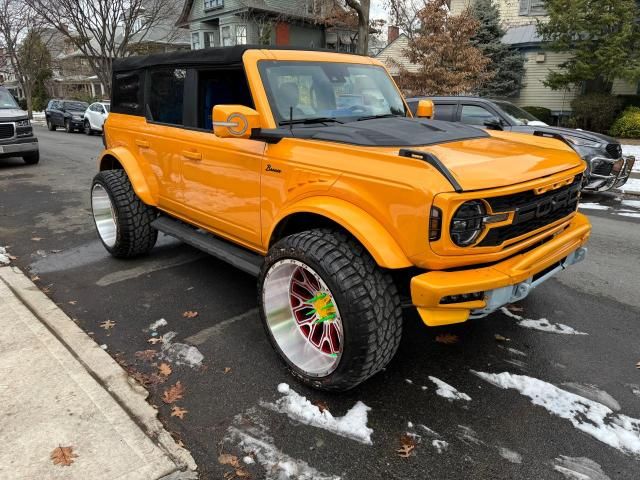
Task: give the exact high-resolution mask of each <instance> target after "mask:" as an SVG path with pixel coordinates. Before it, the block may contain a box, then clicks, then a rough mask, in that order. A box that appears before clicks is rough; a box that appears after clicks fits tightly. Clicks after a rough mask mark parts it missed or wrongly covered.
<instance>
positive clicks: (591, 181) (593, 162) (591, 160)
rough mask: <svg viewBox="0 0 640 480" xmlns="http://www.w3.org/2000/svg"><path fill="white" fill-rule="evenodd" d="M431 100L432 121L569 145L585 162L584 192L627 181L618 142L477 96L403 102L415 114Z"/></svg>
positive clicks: (627, 162)
mask: <svg viewBox="0 0 640 480" xmlns="http://www.w3.org/2000/svg"><path fill="white" fill-rule="evenodd" d="M420 100H431V101H432V102H433V107H434V115H433V118H434V119H436V120H445V121H449V122H462V123H466V124H467V125H474V126H478V127H484V128H491V129H496V130H508V131H511V132H520V133H529V134H532V135H540V136H544V137H555V138H558V139H559V140H562V141H564V142H566V143H567V144H569V145H570V146H571V147H572V148H573V149H574V150H575V151H576V152H577V153H578V155H580V157H582V159H583V160H584V161H585V162H586V163H587V171H586V172H585V185H584V189H585V190H594V191H599V192H602V191H605V190H611V189H612V188H617V187H621V186H622V185H624V184H625V183H626V181H627V180H628V179H629V175H631V170H632V168H633V164H634V162H635V158H634V157H623V156H622V147H621V145H620V143H619V142H618V141H617V140H616V139H614V138H611V137H608V136H606V135H602V134H599V133H594V132H588V131H585V130H574V129H571V128H561V127H551V126H549V125H547V124H546V123H544V122H542V121H540V120H539V119H537V118H536V117H534V116H533V115H531V114H530V113H529V112H527V111H526V110H523V109H522V108H520V107H517V106H515V105H514V104H512V103H509V102H505V101H503V100H490V99H487V98H479V97H416V98H409V99H407V103H408V104H409V108H411V110H412V111H413V113H414V114H415V111H416V109H417V108H418V101H420Z"/></svg>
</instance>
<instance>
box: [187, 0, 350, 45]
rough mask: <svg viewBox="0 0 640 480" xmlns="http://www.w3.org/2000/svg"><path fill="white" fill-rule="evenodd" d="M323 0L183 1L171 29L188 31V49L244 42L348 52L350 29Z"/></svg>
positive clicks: (331, 4) (330, 3)
mask: <svg viewBox="0 0 640 480" xmlns="http://www.w3.org/2000/svg"><path fill="white" fill-rule="evenodd" d="M334 5H335V2H332V1H328V0H185V3H184V8H183V9H182V13H181V15H180V18H179V19H178V21H177V23H176V25H178V26H181V27H185V28H187V27H188V28H189V30H190V33H191V48H192V49H194V50H195V49H199V48H208V47H218V46H232V45H244V44H256V45H288V46H296V47H305V48H330V49H333V50H336V51H340V52H353V51H354V49H355V33H356V32H355V31H354V29H353V28H350V27H349V26H347V25H346V24H343V23H341V22H340V20H339V19H338V18H339V16H336V15H334V13H335V12H334V11H333V10H332V9H333V8H335V6H334Z"/></svg>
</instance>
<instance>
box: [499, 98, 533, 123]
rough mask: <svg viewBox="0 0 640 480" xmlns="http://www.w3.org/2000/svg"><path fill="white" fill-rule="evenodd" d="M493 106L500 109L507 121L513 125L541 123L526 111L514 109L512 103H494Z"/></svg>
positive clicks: (518, 108)
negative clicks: (507, 118)
mask: <svg viewBox="0 0 640 480" xmlns="http://www.w3.org/2000/svg"><path fill="white" fill-rule="evenodd" d="M495 104H496V105H498V106H499V107H500V108H501V109H502V111H503V112H504V113H505V115H506V116H507V117H509V120H511V121H512V122H513V123H514V124H515V125H527V124H528V123H529V122H540V123H543V122H541V121H540V120H538V119H537V118H536V117H534V116H533V115H531V114H530V113H529V112H527V111H526V110H523V109H521V108H520V107H516V106H515V105H514V104H513V103H509V102H495Z"/></svg>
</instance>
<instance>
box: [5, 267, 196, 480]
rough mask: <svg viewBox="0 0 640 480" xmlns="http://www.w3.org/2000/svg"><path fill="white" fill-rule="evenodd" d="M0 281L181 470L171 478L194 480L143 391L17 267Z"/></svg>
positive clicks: (188, 459)
mask: <svg viewBox="0 0 640 480" xmlns="http://www.w3.org/2000/svg"><path fill="white" fill-rule="evenodd" d="M0 280H2V281H3V282H4V283H5V284H6V285H7V286H8V287H9V289H10V290H11V291H12V292H13V294H14V295H15V296H16V297H18V299H19V300H20V301H21V302H22V303H23V304H24V305H25V306H26V307H27V308H28V309H29V310H30V311H31V312H32V313H33V314H34V315H35V316H36V317H37V318H38V319H39V320H40V321H41V322H42V324H43V325H45V326H46V327H47V328H48V329H49V330H50V331H51V332H52V333H53V334H54V335H55V336H56V338H58V340H59V341H60V342H62V343H63V344H64V345H65V347H66V348H67V349H68V350H69V351H70V352H71V353H72V355H73V356H74V357H75V358H76V359H77V360H78V361H79V362H80V363H81V364H82V365H83V366H84V368H85V369H86V370H87V372H89V374H90V375H91V376H93V377H94V378H95V379H96V381H97V382H98V383H100V384H101V385H102V386H103V387H104V388H105V389H106V390H107V391H108V392H109V393H110V395H111V396H112V397H113V398H114V399H115V400H116V402H118V404H119V405H120V406H121V407H122V408H123V409H124V410H125V411H126V412H127V413H128V415H129V416H130V417H131V419H132V420H133V421H134V422H135V423H136V424H137V425H138V426H139V427H140V428H141V429H142V430H143V431H144V432H145V433H146V435H147V436H149V438H151V439H152V440H153V442H154V443H156V445H158V446H159V447H160V448H161V449H162V451H164V452H165V454H166V455H167V456H168V457H169V458H170V459H171V460H172V461H173V462H174V463H175V464H176V465H177V466H178V468H179V469H180V470H190V471H191V472H185V473H184V474H183V475H180V474H179V473H178V472H176V474H178V476H172V477H171V478H176V479H178V478H197V477H196V474H195V470H196V468H197V466H196V463H195V461H194V459H193V457H192V456H191V454H190V453H189V451H187V450H186V449H185V448H182V447H180V446H179V445H178V444H176V442H175V441H174V440H173V438H172V437H171V435H170V434H169V432H168V431H166V430H165V429H164V427H163V425H162V423H160V421H159V420H158V418H157V411H156V410H155V409H154V408H153V407H152V406H151V405H149V404H148V403H147V402H146V398H147V397H148V395H149V392H147V390H146V389H144V388H143V387H142V386H140V385H139V384H137V383H136V382H135V381H134V380H132V379H130V378H129V376H128V375H127V373H126V372H125V371H124V370H123V369H122V367H120V365H118V363H117V362H116V361H115V360H113V359H112V358H111V356H109V354H108V353H107V352H105V351H104V350H102V349H101V348H100V346H98V344H96V343H95V342H94V341H93V340H92V339H91V338H90V337H89V336H88V335H87V334H86V333H85V332H84V331H83V330H82V329H81V328H80V327H78V326H77V325H76V324H75V323H74V321H73V320H71V318H69V317H68V316H67V315H66V314H65V313H64V312H63V311H62V310H61V309H60V308H58V306H57V305H56V304H55V303H53V302H52V301H51V300H50V299H49V298H48V297H47V296H46V295H45V294H44V293H42V292H41V291H40V290H39V289H38V287H37V286H36V285H35V284H34V283H33V282H31V280H29V279H28V278H27V277H26V276H25V275H24V274H23V273H22V272H21V271H20V269H18V268H17V267H11V266H7V267H1V268H0Z"/></svg>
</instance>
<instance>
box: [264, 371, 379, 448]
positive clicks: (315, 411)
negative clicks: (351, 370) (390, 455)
mask: <svg viewBox="0 0 640 480" xmlns="http://www.w3.org/2000/svg"><path fill="white" fill-rule="evenodd" d="M278 392H280V393H282V394H284V397H281V398H280V399H278V400H277V401H276V403H275V404H273V403H262V404H261V405H262V406H263V407H265V408H268V409H270V410H274V411H276V412H280V413H284V414H286V415H287V416H288V417H289V418H291V419H292V420H296V421H298V422H300V423H304V424H305V425H311V426H312V427H317V428H322V429H325V430H328V431H330V432H332V433H335V434H336V435H340V436H342V437H346V438H350V439H352V440H355V441H357V442H361V443H365V444H368V445H371V444H372V442H371V434H372V433H373V429H371V428H369V427H367V414H368V412H369V410H371V409H370V408H369V407H367V406H366V405H365V404H364V403H362V402H360V401H358V402H357V403H356V404H355V405H354V406H353V407H351V410H349V411H348V412H347V413H346V414H345V415H344V417H334V416H333V415H331V412H330V411H329V410H328V409H324V410H323V411H320V408H318V407H317V406H316V405H314V404H313V403H311V402H310V401H309V400H307V398H306V397H303V396H302V395H300V394H299V393H297V392H296V391H294V390H293V389H291V388H290V387H289V385H287V384H286V383H281V384H280V385H278Z"/></svg>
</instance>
